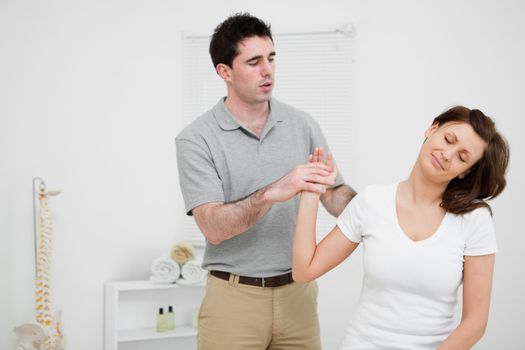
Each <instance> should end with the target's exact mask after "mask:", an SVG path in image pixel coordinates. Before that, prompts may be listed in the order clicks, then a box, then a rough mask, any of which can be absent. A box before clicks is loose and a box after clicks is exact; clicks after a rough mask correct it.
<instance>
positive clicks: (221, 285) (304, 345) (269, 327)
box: [198, 275, 321, 350]
mask: <svg viewBox="0 0 525 350" xmlns="http://www.w3.org/2000/svg"><path fill="white" fill-rule="evenodd" d="M198 349H199V350H290V349H305V350H320V349H321V340H320V332H319V320H318V318H317V284H316V283H315V281H314V282H309V283H297V282H294V283H290V284H287V285H284V286H281V287H275V288H263V287H255V286H249V285H245V284H239V283H238V276H234V275H232V276H231V277H230V281H225V280H222V279H220V278H217V277H214V276H212V275H210V276H208V282H207V285H206V295H205V297H204V300H203V302H202V305H201V308H200V312H199V331H198Z"/></svg>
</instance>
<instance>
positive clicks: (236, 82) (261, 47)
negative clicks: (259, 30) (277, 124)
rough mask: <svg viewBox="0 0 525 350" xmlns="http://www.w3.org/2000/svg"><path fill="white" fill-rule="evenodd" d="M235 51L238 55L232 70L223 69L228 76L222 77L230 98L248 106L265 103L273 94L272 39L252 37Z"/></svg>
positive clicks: (273, 51)
mask: <svg viewBox="0 0 525 350" xmlns="http://www.w3.org/2000/svg"><path fill="white" fill-rule="evenodd" d="M237 49H238V52H239V54H238V55H237V56H236V57H235V58H234V60H233V62H232V67H231V68H230V67H228V66H225V69H226V71H227V74H226V75H225V76H223V75H222V74H221V76H222V77H223V79H224V80H226V82H227V84H228V95H229V97H234V98H237V99H239V100H241V101H243V102H244V103H247V104H258V103H261V102H267V101H268V100H269V99H270V97H271V95H272V90H273V84H274V73H275V62H274V58H275V50H274V47H273V42H272V40H271V39H270V38H269V37H258V36H252V37H249V38H246V39H244V40H243V41H241V42H239V44H238V45H237ZM219 74H220V73H219ZM231 95H235V96H231Z"/></svg>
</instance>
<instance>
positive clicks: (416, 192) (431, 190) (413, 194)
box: [399, 167, 447, 207]
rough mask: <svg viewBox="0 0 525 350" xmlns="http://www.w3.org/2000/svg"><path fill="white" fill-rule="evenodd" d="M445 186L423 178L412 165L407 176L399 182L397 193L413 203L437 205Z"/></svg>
mask: <svg viewBox="0 0 525 350" xmlns="http://www.w3.org/2000/svg"><path fill="white" fill-rule="evenodd" d="M446 188H447V184H442V183H436V182H433V181H431V180H429V179H427V178H425V177H424V176H422V174H421V173H420V172H419V171H418V169H417V168H416V167H414V169H412V172H411V173H410V176H409V178H408V179H407V180H405V181H403V182H401V183H400V188H399V194H400V195H401V196H402V197H403V199H404V200H405V201H408V203H410V204H413V205H417V206H426V207H430V206H439V204H440V203H441V202H442V200H443V193H445V190H446Z"/></svg>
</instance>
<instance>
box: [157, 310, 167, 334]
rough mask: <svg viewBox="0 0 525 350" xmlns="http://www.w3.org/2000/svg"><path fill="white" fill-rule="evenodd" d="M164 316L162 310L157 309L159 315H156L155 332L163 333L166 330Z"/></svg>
mask: <svg viewBox="0 0 525 350" xmlns="http://www.w3.org/2000/svg"><path fill="white" fill-rule="evenodd" d="M165 317H166V315H164V309H163V308H159V314H158V315H157V332H164V331H165V330H166V320H165Z"/></svg>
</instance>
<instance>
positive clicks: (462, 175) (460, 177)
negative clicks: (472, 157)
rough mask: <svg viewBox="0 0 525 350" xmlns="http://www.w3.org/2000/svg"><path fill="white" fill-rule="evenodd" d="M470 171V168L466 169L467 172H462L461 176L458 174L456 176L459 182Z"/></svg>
mask: <svg viewBox="0 0 525 350" xmlns="http://www.w3.org/2000/svg"><path fill="white" fill-rule="evenodd" d="M471 169H472V168H468V169H467V170H465V171H464V172H462V173H461V174H459V175H458V178H459V179H460V180H462V179H463V178H464V177H465V176H467V175H468V173H470V170H471Z"/></svg>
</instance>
